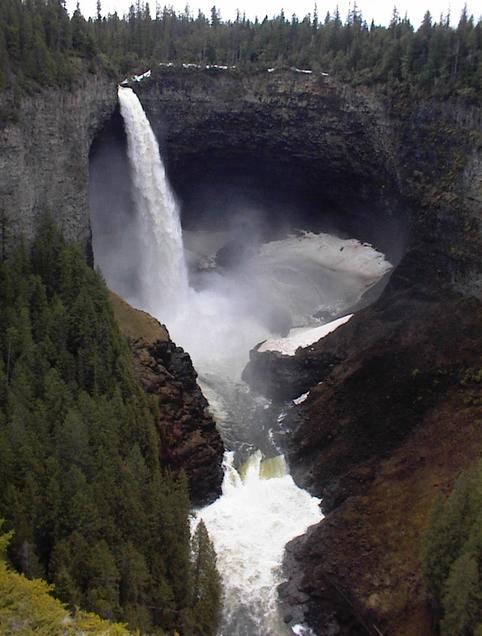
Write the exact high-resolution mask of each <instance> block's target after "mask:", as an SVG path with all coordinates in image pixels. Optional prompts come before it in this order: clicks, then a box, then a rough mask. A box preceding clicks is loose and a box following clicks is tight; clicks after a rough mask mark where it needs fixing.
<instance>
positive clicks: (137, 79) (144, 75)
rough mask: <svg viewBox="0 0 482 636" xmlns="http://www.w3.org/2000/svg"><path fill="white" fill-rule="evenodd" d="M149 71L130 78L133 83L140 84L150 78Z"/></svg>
mask: <svg viewBox="0 0 482 636" xmlns="http://www.w3.org/2000/svg"><path fill="white" fill-rule="evenodd" d="M151 73H152V72H151V71H150V70H149V71H146V72H145V73H142V75H134V77H133V78H132V80H133V81H134V82H142V80H145V79H148V78H149V77H150V76H151Z"/></svg>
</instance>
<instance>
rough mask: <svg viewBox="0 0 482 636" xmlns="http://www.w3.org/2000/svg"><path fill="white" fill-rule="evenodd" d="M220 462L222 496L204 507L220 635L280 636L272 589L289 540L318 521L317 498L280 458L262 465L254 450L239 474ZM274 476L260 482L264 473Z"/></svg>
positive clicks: (279, 575)
mask: <svg viewBox="0 0 482 636" xmlns="http://www.w3.org/2000/svg"><path fill="white" fill-rule="evenodd" d="M232 462H233V458H232V454H231V453H228V454H227V455H226V458H225V478H224V482H223V496H222V497H221V498H220V499H218V500H217V501H215V502H214V503H213V504H211V505H210V506H207V507H206V508H203V509H202V510H201V511H200V512H199V516H200V517H201V518H202V519H203V520H204V522H205V524H206V527H207V529H208V532H209V534H210V536H211V538H212V540H213V542H214V545H215V548H216V552H217V555H218V568H219V571H220V573H221V577H222V580H223V587H224V608H223V622H222V625H221V628H220V633H221V634H224V635H226V636H228V635H229V636H232V635H236V634H239V635H241V634H243V635H245V634H263V635H264V636H279V634H281V633H284V631H285V630H286V628H284V627H283V626H282V625H281V621H280V619H279V616H278V611H277V591H276V588H277V586H278V585H279V584H280V583H281V582H282V580H283V577H282V570H281V565H282V558H283V552H284V547H285V545H286V543H287V542H288V541H290V540H291V539H293V538H294V537H296V536H298V535H300V534H302V533H303V532H305V531H306V529H307V528H308V526H310V525H312V524H314V523H317V522H318V521H320V520H321V519H322V514H321V511H320V508H319V500H318V499H316V498H314V497H311V496H310V495H309V494H308V493H307V492H306V491H304V490H301V489H300V488H298V487H297V486H296V484H295V483H294V481H293V479H292V478H291V476H290V475H288V474H285V468H284V460H283V459H282V457H279V458H275V459H273V460H267V461H265V462H263V461H262V456H261V453H260V452H259V451H258V452H256V453H255V454H254V455H252V456H251V457H250V459H249V460H248V462H246V464H245V466H244V467H243V468H242V470H241V474H243V475H244V479H243V478H241V475H240V473H239V472H238V471H236V469H235V468H234V466H233V463H232ZM266 472H267V473H268V474H270V475H274V476H273V477H271V478H267V479H263V478H262V475H263V474H264V473H266Z"/></svg>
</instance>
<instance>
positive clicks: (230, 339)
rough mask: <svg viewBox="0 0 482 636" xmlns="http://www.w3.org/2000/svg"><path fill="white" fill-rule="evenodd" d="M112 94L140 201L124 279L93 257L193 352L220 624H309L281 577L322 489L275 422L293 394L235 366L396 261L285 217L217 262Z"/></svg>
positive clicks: (214, 237)
mask: <svg viewBox="0 0 482 636" xmlns="http://www.w3.org/2000/svg"><path fill="white" fill-rule="evenodd" d="M119 101H120V108H121V114H122V117H123V120H124V125H125V130H126V135H127V145H128V158H129V164H130V174H131V180H132V189H133V192H132V198H133V202H134V205H135V211H134V212H135V213H134V219H133V221H132V223H130V225H129V226H128V227H126V228H125V232H124V234H125V235H127V234H128V235H129V236H130V237H131V244H132V245H134V246H135V247H136V249H135V253H134V251H132V255H129V254H126V255H125V257H126V258H131V260H132V268H131V269H133V270H135V271H134V273H133V275H132V277H131V281H130V282H129V281H127V282H126V281H123V282H122V288H121V289H119V288H117V289H116V284H117V280H118V277H117V278H116V271H115V269H116V267H115V264H113V261H112V259H111V258H110V257H107V256H105V255H104V253H103V251H102V249H101V248H99V247H97V248H96V254H95V257H96V261H97V263H98V264H99V265H100V266H101V269H102V271H103V273H104V275H105V277H106V280H107V283H108V284H109V285H110V286H111V287H113V288H114V289H115V290H116V291H119V293H121V294H122V295H123V296H124V297H125V298H126V300H128V301H129V302H130V303H131V304H133V305H134V306H136V307H139V308H141V309H144V310H146V311H148V312H150V313H151V314H153V315H154V316H155V317H156V318H158V319H159V320H160V321H161V322H163V323H165V324H166V325H167V327H168V329H169V331H170V333H171V336H172V338H173V340H174V341H175V342H176V343H177V344H179V345H180V346H182V347H183V348H184V349H185V350H186V351H187V352H189V354H190V355H191V357H192V360H193V364H194V366H195V369H196V371H197V372H198V374H199V383H200V385H201V387H202V389H203V392H204V394H205V396H206V397H207V399H208V401H209V404H210V409H211V411H212V413H213V414H214V416H215V418H216V421H217V424H218V427H219V430H220V432H221V434H222V436H223V440H224V443H225V446H226V448H227V453H226V456H225V461H224V470H225V473H224V474H225V476H224V482H223V494H222V496H221V497H220V498H219V499H218V500H217V501H215V502H214V503H212V504H211V505H209V506H206V507H205V508H203V509H201V510H198V511H196V517H197V518H198V519H199V518H202V519H203V520H204V522H205V524H206V526H207V529H208V531H209V534H210V536H211V538H212V540H213V542H214V545H215V548H216V551H217V558H218V567H219V571H220V573H221V576H222V582H223V592H224V599H223V614H222V620H221V624H220V628H219V634H222V635H223V636H236V635H239V636H241V635H254V634H263V635H266V636H276V635H282V634H289V633H296V634H302V633H305V634H309V628H308V627H305V626H302V625H292V627H288V626H287V625H285V623H284V622H283V621H282V620H281V618H280V615H279V612H278V607H277V586H278V585H279V584H280V583H281V582H282V581H283V574H282V559H283V553H284V548H285V545H286V543H287V542H288V541H290V540H291V539H292V538H294V537H296V536H298V535H300V534H302V533H303V532H305V530H306V529H307V528H308V527H309V526H310V525H311V524H314V523H316V522H318V521H319V520H320V519H321V518H322V515H321V512H320V508H319V500H317V499H315V498H313V497H311V496H310V495H309V494H308V493H307V492H306V491H304V490H302V489H300V488H299V487H297V485H296V484H295V483H294V481H293V479H292V478H291V476H290V474H289V467H287V466H286V462H285V459H284V456H283V450H284V449H283V435H284V434H285V433H286V431H284V430H283V426H284V425H283V422H284V419H285V417H286V413H287V411H288V410H289V409H290V408H292V406H293V403H286V404H285V405H284V407H283V408H281V407H279V406H276V405H272V404H271V402H270V401H269V400H268V399H266V398H263V397H261V396H259V395H254V394H253V393H252V392H251V391H250V390H249V389H248V387H247V385H246V384H245V383H244V382H243V380H242V378H241V374H242V371H243V369H244V367H245V366H246V364H247V362H248V359H249V351H250V350H251V349H253V348H254V347H255V346H256V345H257V344H259V343H260V342H262V341H265V342H264V345H262V347H263V348H264V349H265V350H275V351H279V352H281V353H284V354H286V355H291V354H292V353H294V351H295V350H296V347H297V346H306V345H309V344H311V343H313V342H315V341H316V340H318V339H319V338H321V337H323V336H324V335H326V333H329V332H330V331H331V330H333V329H335V328H336V327H337V326H338V325H339V324H343V323H345V322H347V321H349V320H350V317H351V313H350V311H349V309H350V308H351V307H353V306H354V305H356V303H357V302H358V300H359V299H360V297H361V296H362V294H363V293H364V292H365V291H366V290H367V289H369V288H370V287H371V286H372V285H373V284H374V283H375V282H376V281H377V280H379V279H380V277H381V276H382V275H383V274H384V273H386V272H387V271H389V269H390V267H391V265H390V263H388V261H387V260H386V259H385V258H384V256H383V255H382V254H381V253H379V252H377V251H376V250H374V249H373V248H372V247H371V246H370V245H368V244H363V243H360V242H359V241H357V240H354V239H349V238H341V237H339V236H332V235H330V234H326V233H320V232H318V233H315V232H310V231H300V230H297V229H296V228H291V229H289V230H288V231H287V232H286V233H285V234H284V235H282V236H280V235H277V236H273V238H272V239H271V240H266V239H265V238H262V237H253V236H250V238H249V246H248V248H247V249H245V250H244V252H243V255H242V258H240V259H239V260H238V261H237V262H235V263H234V264H233V265H232V266H230V267H222V266H220V265H219V263H218V262H217V261H216V254H217V253H219V251H220V250H221V249H222V248H223V246H226V245H229V244H230V242H232V239H233V235H232V232H231V231H230V229H229V228H225V229H222V230H220V231H217V232H214V231H212V230H206V231H203V230H192V229H190V230H188V231H185V232H184V235H183V232H182V230H181V221H180V212H179V206H178V203H177V201H176V197H175V196H174V194H173V192H172V190H171V188H170V185H169V183H168V180H167V177H166V171H165V168H164V165H163V163H162V160H161V157H160V154H159V147H158V143H157V140H156V137H155V135H154V133H153V131H152V129H151V126H150V124H149V121H148V119H147V117H146V115H145V113H144V111H143V108H142V106H141V104H140V102H139V100H138V98H137V96H136V94H135V93H134V92H133V91H132V90H131V89H130V88H122V87H119ZM247 218H249V215H247ZM112 222H113V223H115V220H112ZM94 238H95V237H94ZM124 238H125V237H124ZM95 247H96V246H95V241H94V248H95ZM335 321H336V322H335ZM326 323H328V324H326ZM304 399H306V396H305V395H304V396H300V397H299V399H298V400H296V401H295V402H297V403H300V402H301V401H303V400H304Z"/></svg>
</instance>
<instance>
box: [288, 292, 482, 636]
mask: <svg viewBox="0 0 482 636" xmlns="http://www.w3.org/2000/svg"><path fill="white" fill-rule="evenodd" d="M395 283H396V280H395V281H393V284H392V285H391V286H389V289H388V290H387V292H386V295H385V297H382V299H380V300H379V301H378V302H377V303H376V304H375V305H373V306H372V307H370V308H369V309H367V310H365V311H363V312H361V313H360V314H358V315H357V316H356V317H355V318H353V319H352V321H351V322H352V324H349V325H347V328H346V329H343V330H342V329H340V332H339V333H338V334H337V333H336V332H335V333H333V334H331V335H330V336H328V337H327V338H326V339H325V340H324V341H321V342H320V343H318V344H317V345H316V346H315V349H316V350H317V351H318V352H319V353H320V355H321V353H322V352H325V354H326V353H327V352H329V351H331V352H332V353H333V352H334V351H338V354H340V353H341V351H344V352H345V358H344V359H343V361H342V362H340V363H339V364H338V365H337V366H336V367H335V369H334V370H333V371H332V372H331V373H329V374H328V375H326V377H325V379H324V381H323V382H322V383H321V384H319V385H317V386H315V387H313V388H312V389H311V392H310V395H309V397H308V399H307V400H306V401H305V402H304V403H303V404H302V405H300V406H299V407H297V408H296V409H295V411H296V412H295V415H294V416H293V418H292V425H293V428H294V430H293V436H292V438H291V452H290V465H291V467H292V472H293V475H294V477H295V479H297V481H298V482H301V483H302V484H304V485H305V486H307V487H308V488H309V490H310V491H311V492H312V493H314V494H316V495H318V496H320V497H322V498H323V502H322V506H323V508H324V511H325V513H326V517H325V519H324V520H323V521H322V522H321V523H320V524H318V525H316V526H313V527H312V528H311V529H310V530H309V532H308V533H307V534H306V535H305V536H304V537H302V538H299V539H295V540H294V541H293V542H292V543H291V544H290V545H289V546H288V550H287V556H286V560H285V568H286V573H287V575H288V576H289V581H288V583H287V584H285V585H284V586H282V588H281V590H280V591H281V596H282V598H283V600H284V601H285V603H286V605H287V606H288V609H287V610H286V612H287V614H288V615H297V613H298V618H301V619H304V620H306V621H307V622H308V623H309V624H310V625H311V626H313V627H314V628H315V630H316V633H317V634H321V635H324V634H346V635H351V634H357V633H370V634H380V633H382V634H386V635H393V636H400V635H407V636H408V635H410V636H411V635H413V636H416V635H417V636H424V635H429V634H432V633H434V626H433V625H432V617H431V613H430V597H429V593H428V590H427V589H426V587H425V584H424V581H423V578H422V574H421V567H420V555H421V544H422V536H423V532H424V528H425V525H426V522H427V516H428V513H429V511H430V508H431V506H432V504H433V501H434V498H435V496H436V495H437V494H438V493H440V492H448V491H449V490H450V488H451V486H452V484H453V481H454V479H455V478H456V476H457V475H458V473H459V472H460V471H461V470H463V469H465V468H466V467H467V466H469V465H470V464H471V462H473V461H475V459H476V458H477V457H479V456H480V453H481V451H482V430H481V427H480V422H481V420H480V404H481V393H480V384H479V383H478V382H477V381H476V379H474V373H473V372H474V370H477V369H479V368H480V360H481V359H482V342H481V339H480V334H481V333H482V303H481V302H480V301H479V300H477V299H475V298H464V297H462V296H460V295H455V294H452V295H447V296H446V297H445V301H444V302H443V303H442V302H433V300H432V299H430V297H427V296H426V297H425V298H424V297H423V296H422V293H421V290H420V295H419V297H418V298H417V299H416V300H415V299H414V298H413V297H410V296H411V295H410V296H408V295H407V294H406V293H404V292H400V291H399V290H396V289H394V287H395V285H394V284H395ZM387 297H388V298H387ZM312 355H314V354H313V352H312ZM330 630H331V631H330Z"/></svg>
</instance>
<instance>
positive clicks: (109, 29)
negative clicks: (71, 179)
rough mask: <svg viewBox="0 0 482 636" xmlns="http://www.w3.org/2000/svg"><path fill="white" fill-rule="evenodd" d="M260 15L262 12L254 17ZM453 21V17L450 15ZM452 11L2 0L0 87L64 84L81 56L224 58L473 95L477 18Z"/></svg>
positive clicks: (120, 61)
mask: <svg viewBox="0 0 482 636" xmlns="http://www.w3.org/2000/svg"><path fill="white" fill-rule="evenodd" d="M261 17H262V16H261ZM457 18H458V16H457ZM451 20H452V17H451V16H449V15H447V16H441V17H440V18H439V19H434V18H433V17H432V16H431V15H430V13H429V12H427V13H426V15H425V17H424V19H423V22H422V24H421V25H420V27H419V28H418V29H417V30H415V29H414V28H413V26H412V25H411V23H410V21H409V20H408V19H407V18H401V17H400V15H399V14H398V12H397V11H396V9H394V11H393V16H392V19H391V22H390V24H389V26H388V27H381V26H377V25H375V24H374V23H373V22H372V23H371V24H370V25H368V24H367V23H366V22H365V20H364V19H363V16H362V14H361V12H360V11H359V10H358V9H357V6H356V3H354V5H353V8H352V9H351V10H350V12H349V14H348V16H347V17H346V19H345V20H343V19H342V18H341V16H340V14H339V11H338V10H336V11H334V12H333V13H327V15H326V16H323V17H322V19H320V18H319V17H318V15H317V14H316V12H315V13H314V14H313V15H307V16H305V17H304V18H303V19H298V18H297V17H296V16H295V15H293V16H292V17H291V18H290V19H287V18H286V16H285V15H284V13H283V12H282V11H281V13H280V14H279V15H277V16H275V17H273V18H268V17H264V18H262V19H260V20H258V19H256V20H248V19H247V18H246V17H245V16H244V15H242V14H240V13H238V16H237V18H236V20H234V21H223V20H222V19H221V16H220V14H219V11H218V10H217V9H216V7H213V8H212V10H211V15H210V16H209V18H208V17H206V16H205V15H203V14H202V13H201V12H199V13H198V15H197V16H193V15H192V14H191V13H190V11H189V9H188V8H187V9H186V10H185V11H184V12H183V13H176V12H175V11H174V10H173V9H172V8H169V7H164V8H163V9H161V8H158V9H157V10H156V14H155V15H151V10H150V7H149V4H148V3H144V2H140V1H138V2H137V3H136V4H135V6H134V5H132V6H131V8H130V10H129V12H128V14H127V15H125V16H123V17H122V18H121V17H119V16H118V15H117V13H114V14H110V15H108V16H102V9H101V4H100V2H99V3H98V13H97V16H96V17H95V18H90V19H89V20H85V19H84V17H83V16H82V14H81V12H80V10H79V9H77V10H76V11H75V12H74V14H73V15H72V17H71V19H69V17H68V15H67V12H66V11H65V8H64V6H63V3H62V1H61V0H2V3H1V4H0V87H1V86H2V85H5V84H7V83H9V82H13V77H14V76H15V77H16V78H17V80H16V81H17V82H20V84H21V85H27V86H28V85H31V83H32V82H33V83H37V84H40V85H46V84H55V83H57V84H64V83H68V82H71V81H72V80H73V78H75V76H76V74H78V70H79V64H80V65H81V62H82V60H83V61H84V62H87V63H88V64H89V67H90V68H91V70H95V68H96V67H97V66H98V65H101V66H103V67H104V68H108V69H112V70H113V71H114V72H116V73H121V74H127V73H131V72H133V71H139V70H145V69H146V68H147V67H153V68H154V67H155V66H156V64H158V63H159V62H173V63H193V64H201V65H206V64H222V65H230V66H236V67H237V69H240V70H241V71H242V70H243V69H257V68H262V69H266V68H267V67H275V66H283V65H287V66H296V67H301V68H308V69H312V70H315V71H324V72H329V73H333V74H335V75H336V77H338V78H339V79H342V80H346V81H350V82H353V83H357V84H373V83H383V84H386V83H388V84H390V85H396V86H399V85H401V86H404V87H406V88H409V89H411V90H415V91H423V92H435V93H437V94H442V95H445V94H450V93H453V92H457V93H459V94H462V95H464V96H467V97H469V98H476V97H478V96H480V95H481V92H482V22H481V21H480V20H479V21H478V22H476V21H475V20H474V18H473V17H472V16H469V15H468V14H467V12H466V11H465V10H464V12H463V13H462V15H461V16H460V19H458V20H457V21H456V26H453V25H452V23H451Z"/></svg>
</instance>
